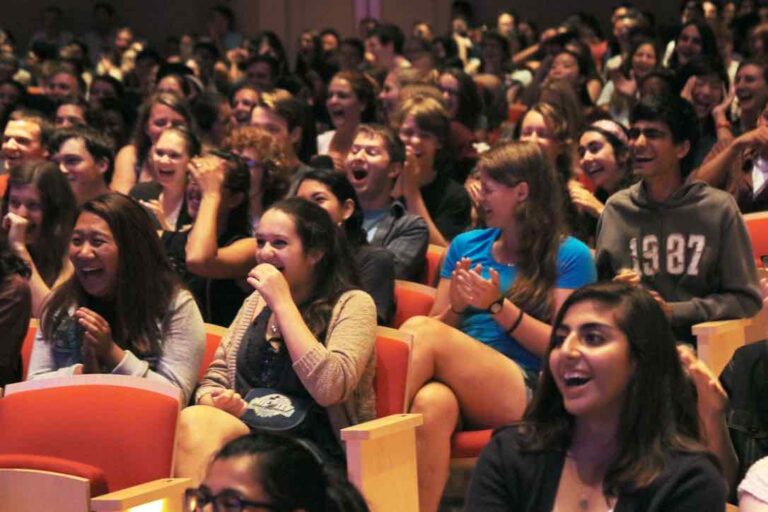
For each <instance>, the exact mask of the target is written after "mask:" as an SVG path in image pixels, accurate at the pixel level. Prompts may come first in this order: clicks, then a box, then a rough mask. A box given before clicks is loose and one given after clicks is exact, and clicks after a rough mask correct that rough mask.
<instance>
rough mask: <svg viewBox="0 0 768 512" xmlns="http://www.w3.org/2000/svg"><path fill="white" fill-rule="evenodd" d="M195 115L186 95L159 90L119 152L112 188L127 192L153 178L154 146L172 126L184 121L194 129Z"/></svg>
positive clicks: (145, 106)
mask: <svg viewBox="0 0 768 512" xmlns="http://www.w3.org/2000/svg"><path fill="white" fill-rule="evenodd" d="M192 119H193V118H192V112H191V111H190V109H189V106H188V105H187V102H186V101H185V100H183V99H182V98H179V97H177V96H174V95H173V94H158V95H156V96H152V97H151V98H150V99H148V100H147V101H146V102H145V103H144V104H143V105H142V106H141V109H140V110H139V118H138V120H137V121H136V127H135V130H134V135H133V141H132V142H131V143H130V144H128V145H127V146H124V147H123V148H122V149H120V151H118V153H117V157H116V158H115V173H114V175H113V176H112V183H111V184H110V188H111V189H112V190H114V191H116V192H121V193H123V194H127V193H128V192H129V191H130V190H131V188H132V187H133V186H134V185H135V184H137V183H142V182H145V181H152V180H153V179H154V176H155V175H154V172H153V169H152V161H151V160H152V158H151V156H152V155H151V151H150V150H151V148H152V146H153V145H154V144H155V143H156V142H157V139H159V138H160V134H161V133H163V130H165V129H166V128H168V127H170V126H182V125H183V126H186V127H187V128H189V129H190V130H191V129H192V124H193V120H192Z"/></svg>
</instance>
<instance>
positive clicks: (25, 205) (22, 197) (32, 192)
mask: <svg viewBox="0 0 768 512" xmlns="http://www.w3.org/2000/svg"><path fill="white" fill-rule="evenodd" d="M8 211H9V212H10V213H15V214H16V215H18V216H20V217H24V218H25V219H27V244H30V245H34V243H35V242H37V239H38V237H39V236H40V228H41V226H42V225H43V217H44V215H45V212H44V211H43V202H42V200H41V198H40V191H39V190H38V189H37V187H36V186H35V185H14V186H12V187H11V190H10V193H9V195H8Z"/></svg>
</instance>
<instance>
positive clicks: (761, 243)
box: [744, 212, 768, 268]
mask: <svg viewBox="0 0 768 512" xmlns="http://www.w3.org/2000/svg"><path fill="white" fill-rule="evenodd" d="M744 224H746V226H747V231H748V232H749V240H750V242H752V253H753V254H754V256H755V262H756V264H757V266H758V268H759V267H764V266H765V265H763V260H762V258H763V256H768V212H755V213H747V214H745V215H744Z"/></svg>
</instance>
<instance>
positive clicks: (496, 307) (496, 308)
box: [488, 295, 504, 315]
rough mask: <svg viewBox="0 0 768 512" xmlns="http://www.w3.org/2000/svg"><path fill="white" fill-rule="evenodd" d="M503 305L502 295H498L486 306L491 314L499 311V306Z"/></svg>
mask: <svg viewBox="0 0 768 512" xmlns="http://www.w3.org/2000/svg"><path fill="white" fill-rule="evenodd" d="M503 307H504V296H503V295H500V296H499V298H498V299H496V300H495V301H493V302H491V305H490V306H488V312H489V313H490V314H492V315H495V314H496V313H498V312H499V311H501V308H503Z"/></svg>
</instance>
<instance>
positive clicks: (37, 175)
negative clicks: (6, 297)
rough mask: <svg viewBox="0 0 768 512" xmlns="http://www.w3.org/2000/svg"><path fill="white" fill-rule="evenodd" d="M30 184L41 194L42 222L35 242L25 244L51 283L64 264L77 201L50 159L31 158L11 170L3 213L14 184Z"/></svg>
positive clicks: (51, 284) (6, 211) (42, 273)
mask: <svg viewBox="0 0 768 512" xmlns="http://www.w3.org/2000/svg"><path fill="white" fill-rule="evenodd" d="M25 186H33V187H35V188H36V189H37V191H38V193H39V194H40V203H41V206H42V208H43V222H42V224H41V225H40V234H39V235H38V237H37V241H36V242H35V243H34V244H33V245H30V246H29V247H28V250H29V253H30V255H31V256H32V261H34V262H35V266H36V267H37V270H38V272H40V276H41V277H42V278H43V281H45V284H47V285H48V286H53V284H54V283H55V282H56V279H57V278H58V277H59V274H61V269H62V268H63V266H64V255H65V253H66V251H67V246H68V244H69V237H70V235H71V234H72V227H73V226H74V225H75V214H76V213H77V202H76V200H75V196H74V194H73V193H72V188H71V187H70V186H69V182H68V181H67V178H66V177H65V176H64V175H63V174H62V173H61V171H59V168H58V167H57V166H56V164H54V163H53V162H48V161H46V160H30V161H27V162H23V163H21V164H20V165H18V166H16V167H15V168H13V169H11V172H10V175H9V177H8V188H7V189H6V191H5V196H4V197H3V216H5V214H7V213H8V206H9V204H8V203H9V201H10V198H11V191H12V190H13V189H14V187H25Z"/></svg>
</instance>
